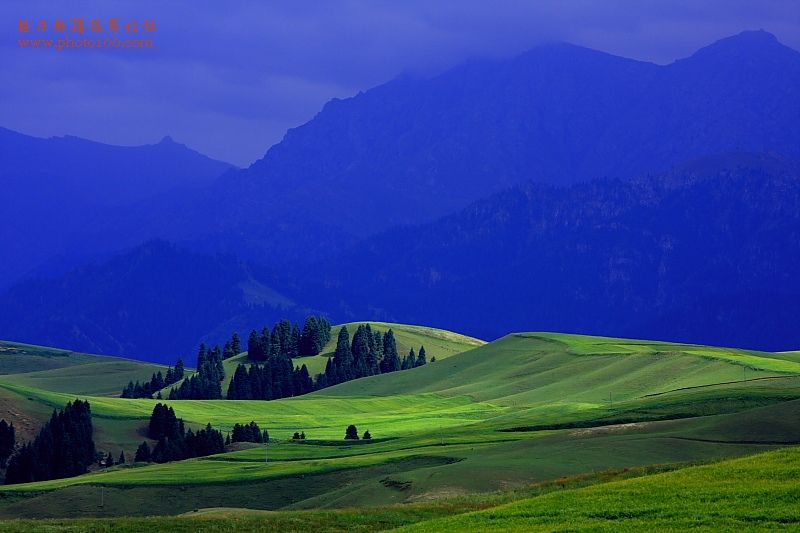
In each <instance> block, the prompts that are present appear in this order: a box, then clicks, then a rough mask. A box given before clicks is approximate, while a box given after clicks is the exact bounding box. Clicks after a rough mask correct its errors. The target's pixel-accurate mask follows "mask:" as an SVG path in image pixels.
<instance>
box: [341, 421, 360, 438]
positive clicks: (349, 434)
mask: <svg viewBox="0 0 800 533" xmlns="http://www.w3.org/2000/svg"><path fill="white" fill-rule="evenodd" d="M344 439H345V440H358V429H357V428H356V427H355V426H354V425H353V424H350V425H349V426H347V431H345V433H344Z"/></svg>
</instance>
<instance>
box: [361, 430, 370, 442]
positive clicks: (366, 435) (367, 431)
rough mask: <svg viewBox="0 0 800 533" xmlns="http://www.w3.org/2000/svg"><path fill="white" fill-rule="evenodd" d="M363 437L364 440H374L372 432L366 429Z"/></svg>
mask: <svg viewBox="0 0 800 533" xmlns="http://www.w3.org/2000/svg"><path fill="white" fill-rule="evenodd" d="M362 438H363V439H364V440H372V434H371V433H370V432H369V430H366V431H365V432H364V436H363V437H362Z"/></svg>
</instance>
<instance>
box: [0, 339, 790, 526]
mask: <svg viewBox="0 0 800 533" xmlns="http://www.w3.org/2000/svg"><path fill="white" fill-rule="evenodd" d="M392 327H393V329H394V328H395V327H396V328H397V330H398V331H399V330H401V329H403V328H404V326H401V325H392ZM407 329H408V331H407V334H408V335H412V334H413V335H414V337H413V340H412V341H411V342H413V343H415V344H416V342H418V341H420V340H423V337H427V338H431V336H433V337H439V338H441V336H442V334H440V333H438V332H431V331H428V330H425V329H419V330H417V329H414V328H410V327H408V328H407ZM456 339H457V338H455V337H451V340H450V341H449V342H452V341H453V340H456ZM466 342H467V344H468V345H469V346H470V347H472V346H475V345H476V344H479V342H477V341H474V340H467V341H466ZM70 368H80V367H70ZM10 377H13V376H10ZM8 378H9V376H7V377H6V378H3V379H2V380H0V390H1V391H2V395H3V397H4V398H6V399H7V401H8V402H11V403H10V404H11V405H22V406H25V407H26V408H27V409H29V410H31V409H34V408H35V409H38V410H39V411H41V412H45V413H46V412H47V411H48V410H49V409H51V408H52V407H55V406H60V405H63V404H64V403H65V402H66V401H69V400H70V399H73V398H74V397H75V395H74V394H69V393H63V392H56V391H48V390H44V389H42V388H38V387H36V386H34V385H33V384H32V383H31V382H30V381H26V382H21V381H19V382H15V381H14V380H13V379H8ZM80 396H81V397H86V398H88V400H89V401H90V402H91V405H92V413H93V418H94V422H95V427H96V435H95V440H96V441H97V442H98V447H99V448H100V449H101V450H104V451H113V452H114V453H118V452H117V451H116V450H118V449H119V448H122V449H124V450H125V452H126V454H132V451H133V448H134V447H135V446H136V445H137V444H138V443H139V442H141V439H142V436H141V433H140V432H139V431H140V428H141V427H142V426H143V425H144V424H146V420H147V417H148V416H149V413H150V411H151V410H152V407H153V405H154V404H155V401H153V400H125V399H120V398H113V397H102V396H88V395H83V394H81V395H80ZM14 402H17V403H14ZM170 403H171V404H172V405H173V406H174V408H175V410H176V412H177V414H178V416H181V417H183V418H184V419H185V420H186V421H187V423H188V424H189V425H190V426H191V427H198V426H201V425H205V424H206V423H208V422H210V423H211V424H212V425H213V426H215V427H217V428H220V429H222V430H223V431H227V430H229V429H230V428H231V426H232V425H233V424H234V423H235V422H249V421H250V420H255V421H257V422H258V423H259V424H260V425H261V426H262V427H266V428H268V429H269V431H270V436H271V442H270V444H269V446H268V447H266V448H265V447H264V446H252V447H248V446H244V447H242V446H237V447H233V448H231V449H230V451H229V452H227V453H225V454H222V455H216V456H209V457H204V458H199V459H192V460H187V461H183V462H179V463H168V464H163V465H148V466H136V467H130V466H127V465H126V466H117V467H114V468H112V469H109V470H100V471H97V472H93V473H90V474H87V475H84V476H80V477H77V478H70V479H62V480H53V481H45V482H39V483H34V484H23V485H13V486H6V487H3V488H2V489H0V493H2V494H3V495H4V496H3V498H0V516H4V517H15V516H16V517H19V516H28V517H30V516H37V517H42V518H45V517H52V518H56V517H79V516H125V515H142V514H143V513H145V514H176V513H183V512H188V513H190V515H191V512H192V510H193V509H198V508H203V507H209V508H220V507H221V508H252V509H273V510H274V509H283V510H287V512H288V510H290V509H297V511H292V513H295V514H290V515H280V516H285V517H287V519H288V517H289V516H295V517H296V519H297V520H300V521H303V520H311V519H312V518H313V517H316V518H313V519H315V520H316V519H319V520H323V519H322V518H320V515H319V514H315V513H320V511H319V510H317V511H308V512H307V511H302V510H301V509H309V508H315V509H319V508H331V509H332V510H331V511H330V512H329V514H326V515H324V516H326V517H327V518H326V519H324V520H331V521H332V522H325V521H324V520H323V523H325V524H330V523H338V522H336V521H337V520H339V519H345V517H349V518H347V519H348V520H358V519H356V518H354V517H353V516H351V515H348V514H347V512H346V511H335V510H334V509H340V508H351V507H360V506H375V505H377V506H385V505H390V504H394V503H401V502H404V503H405V505H404V506H403V509H404V510H395V509H394V508H384V507H379V508H377V509H376V510H375V511H374V512H375V513H378V515H380V513H382V512H386V513H388V514H389V515H390V516H391V517H392V518H391V519H389V518H388V517H387V518H386V519H387V520H389V522H390V523H391V524H394V525H402V524H407V523H412V522H418V521H421V520H427V519H430V518H438V517H441V516H446V515H450V514H453V513H461V512H467V511H476V510H479V509H484V508H487V507H493V506H496V505H499V504H501V503H508V502H510V501H516V500H520V501H521V502H522V503H520V505H523V504H525V505H527V503H526V502H525V500H524V498H525V497H526V496H527V497H531V496H535V495H537V494H539V493H540V492H542V491H545V492H546V491H547V490H550V489H547V490H545V489H546V487H549V486H551V485H550V484H552V483H553V480H558V479H566V480H567V481H562V482H561V483H562V486H568V485H572V484H576V485H577V486H582V485H585V484H593V483H601V482H605V481H610V480H615V479H624V478H625V477H626V476H639V475H649V474H651V473H653V472H657V471H663V470H671V469H675V468H679V467H681V465H685V464H686V463H691V462H697V461H716V460H720V459H725V458H730V457H735V456H742V455H749V454H753V453H757V452H763V451H769V450H774V449H778V448H782V447H786V446H792V445H796V444H800V424H798V420H800V416H798V415H799V414H800V360H798V358H797V357H796V356H795V355H793V354H774V353H767V352H757V351H748V350H737V349H729V348H715V347H708V346H701V345H691V344H681V343H668V342H652V341H639V340H627V339H616V338H607V337H587V336H576V335H562V334H553V333H519V334H512V335H508V336H506V337H504V338H502V339H500V340H498V341H494V342H491V343H488V344H485V345H480V346H475V347H473V348H472V349H469V350H467V351H465V352H462V353H458V354H454V355H450V356H448V357H442V358H441V360H440V359H439V358H438V357H437V362H435V363H432V364H428V365H426V366H424V367H420V368H416V369H413V370H408V371H402V372H397V373H392V374H385V375H380V376H373V377H369V378H363V379H359V380H355V381H352V382H348V383H344V384H341V385H338V386H335V387H331V388H328V389H323V390H321V391H318V392H315V393H312V394H309V395H306V396H301V397H296V398H287V399H282V400H275V401H267V402H265V401H225V400H219V401H208V400H206V401H202V400H183V401H173V402H170ZM351 423H354V424H357V426H358V428H359V430H361V431H363V430H365V429H369V430H370V432H371V433H372V434H373V436H374V440H373V441H372V442H364V441H360V442H345V441H342V440H341V439H342V436H343V434H344V428H345V427H346V425H348V424H351ZM300 430H302V431H304V432H305V433H306V434H307V436H308V440H306V441H304V442H294V441H292V440H291V439H290V436H291V434H292V433H293V432H294V431H300ZM776 457H782V456H780V455H778V456H776ZM265 458H267V459H268V461H266V462H265ZM654 464H661V465H672V466H668V467H657V468H653V467H650V466H648V465H654ZM631 469H632V470H631ZM648 469H649V470H648ZM597 472H605V473H602V474H597ZM654 479H655V478H654ZM622 483H627V481H624V482H622ZM101 487H102V488H101ZM543 487H544V488H543ZM511 489H513V491H511V492H508V491H509V490H511ZM498 490H500V491H503V492H500V493H494V492H491V491H498ZM598 490H601V489H598ZM101 491H102V494H103V498H104V501H105V502H106V503H105V506H104V507H102V508H98V506H97V501H98V498H99V497H100V492H101ZM723 496H724V495H723ZM381 509H384V510H381ZM371 512H372V511H371ZM565 512H566V511H565ZM219 513H222V514H224V513H225V511H224V510H218V511H209V512H208V513H207V514H206V513H204V514H203V515H204V516H206V518H207V519H208V520H211V521H212V522H209V523H213V520H214V517H215V516H217V515H218V514H219ZM237 513H238V512H237ZM305 513H309V514H305ZM376 516H377V515H376ZM245 517H247V518H245ZM337 517H338V518H337ZM197 518H198V519H199V518H200V517H199V516H198V517H197ZM260 518H261V519H265V518H264V517H261V515H258V514H257V513H254V514H248V513H243V514H242V516H241V517H240V519H242V520H249V519H252V520H257V519H260ZM185 519H189V517H185V518H182V519H181V520H185ZM271 519H278V515H276V516H275V517H273V518H271ZM456 519H461V518H454V520H456ZM463 519H467V517H466V515H465V517H463ZM476 519H477V520H480V517H478V518H476ZM509 519H512V518H509ZM187 524H188V523H187ZM192 524H194V523H192ZM186 527H192V526H189V525H187V526H186ZM387 527H388V526H387Z"/></svg>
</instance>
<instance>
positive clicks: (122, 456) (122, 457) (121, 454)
mask: <svg viewBox="0 0 800 533" xmlns="http://www.w3.org/2000/svg"><path fill="white" fill-rule="evenodd" d="M117 464H120V465H124V464H125V450H120V451H119V459H118V460H117Z"/></svg>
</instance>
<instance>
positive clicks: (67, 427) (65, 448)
mask: <svg viewBox="0 0 800 533" xmlns="http://www.w3.org/2000/svg"><path fill="white" fill-rule="evenodd" d="M92 431H93V428H92V411H91V407H90V406H89V402H84V401H80V400H75V401H74V402H70V403H68V404H67V406H66V407H64V409H62V410H60V411H59V410H56V411H53V416H51V417H50V420H49V421H48V422H47V423H46V424H45V425H44V426H42V429H41V430H40V431H39V434H38V435H37V436H36V438H35V439H34V440H33V442H29V443H27V444H25V445H24V446H22V447H21V448H20V449H19V450H18V451H17V452H16V453H15V454H14V455H12V456H11V459H9V461H8V469H7V470H6V480H5V482H6V484H7V485H10V484H14V483H27V482H29V481H43V480H47V479H60V478H65V477H72V476H77V475H80V474H84V473H86V470H87V468H88V466H89V465H90V464H92V463H94V461H95V458H96V451H95V446H94V441H93V440H92Z"/></svg>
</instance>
